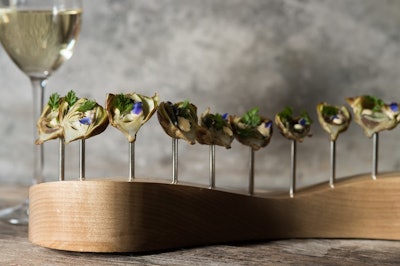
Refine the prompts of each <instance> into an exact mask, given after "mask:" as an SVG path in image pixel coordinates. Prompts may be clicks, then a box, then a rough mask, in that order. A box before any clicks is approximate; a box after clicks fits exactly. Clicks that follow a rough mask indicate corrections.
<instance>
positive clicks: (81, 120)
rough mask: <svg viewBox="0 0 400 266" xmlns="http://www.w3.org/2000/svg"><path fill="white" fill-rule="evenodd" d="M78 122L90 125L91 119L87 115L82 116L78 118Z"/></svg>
mask: <svg viewBox="0 0 400 266" xmlns="http://www.w3.org/2000/svg"><path fill="white" fill-rule="evenodd" d="M79 123H81V124H83V125H90V124H91V123H92V119H91V118H90V117H88V116H85V117H82V118H81V119H79Z"/></svg>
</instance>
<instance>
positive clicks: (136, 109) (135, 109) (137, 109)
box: [131, 102, 143, 115]
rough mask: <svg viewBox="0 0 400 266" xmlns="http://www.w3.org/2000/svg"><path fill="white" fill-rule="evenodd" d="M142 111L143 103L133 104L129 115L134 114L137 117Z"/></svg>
mask: <svg viewBox="0 0 400 266" xmlns="http://www.w3.org/2000/svg"><path fill="white" fill-rule="evenodd" d="M142 111H143V103H142V102H135V103H134V104H133V108H132V111H131V113H132V114H135V115H138V114H140V113H141V112H142Z"/></svg>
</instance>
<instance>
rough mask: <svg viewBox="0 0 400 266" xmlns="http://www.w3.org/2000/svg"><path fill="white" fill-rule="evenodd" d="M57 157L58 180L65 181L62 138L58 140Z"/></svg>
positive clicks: (63, 143)
mask: <svg viewBox="0 0 400 266" xmlns="http://www.w3.org/2000/svg"><path fill="white" fill-rule="evenodd" d="M58 152H59V156H58V160H59V161H58V180H59V181H64V180H65V141H64V138H60V140H59V148H58Z"/></svg>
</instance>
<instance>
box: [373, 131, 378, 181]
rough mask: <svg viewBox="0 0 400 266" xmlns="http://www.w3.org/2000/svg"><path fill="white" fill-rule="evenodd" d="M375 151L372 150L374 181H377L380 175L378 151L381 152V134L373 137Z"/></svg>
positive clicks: (375, 134) (376, 133)
mask: <svg viewBox="0 0 400 266" xmlns="http://www.w3.org/2000/svg"><path fill="white" fill-rule="evenodd" d="M372 137H373V138H372V141H373V150H372V179H373V180H376V177H377V175H378V151H379V133H378V132H375V133H374V135H373V136H372Z"/></svg>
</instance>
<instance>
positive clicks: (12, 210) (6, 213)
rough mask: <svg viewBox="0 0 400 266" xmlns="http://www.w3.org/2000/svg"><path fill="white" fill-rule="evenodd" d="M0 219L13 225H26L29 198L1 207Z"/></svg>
mask: <svg viewBox="0 0 400 266" xmlns="http://www.w3.org/2000/svg"><path fill="white" fill-rule="evenodd" d="M0 220H1V221H7V222H9V223H10V224H14V225H27V224H28V222H29V199H26V200H25V201H24V202H23V203H21V204H18V205H16V206H13V207H9V208H5V209H1V210H0Z"/></svg>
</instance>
